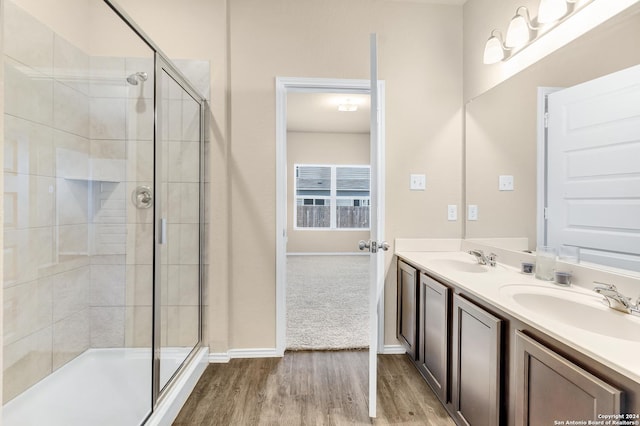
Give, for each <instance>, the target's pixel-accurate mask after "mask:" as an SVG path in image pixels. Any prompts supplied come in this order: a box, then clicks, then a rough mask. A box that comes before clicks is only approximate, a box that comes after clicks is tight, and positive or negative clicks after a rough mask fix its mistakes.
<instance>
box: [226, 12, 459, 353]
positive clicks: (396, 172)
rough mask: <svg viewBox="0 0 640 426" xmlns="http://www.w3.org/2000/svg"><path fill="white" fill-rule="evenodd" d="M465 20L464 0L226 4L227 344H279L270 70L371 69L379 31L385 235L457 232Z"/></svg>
mask: <svg viewBox="0 0 640 426" xmlns="http://www.w3.org/2000/svg"><path fill="white" fill-rule="evenodd" d="M461 22H462V9H461V7H453V6H443V5H429V4H418V3H410V2H386V1H369V0H353V1H349V2H344V1H340V0H329V1H323V2H318V1H311V0H303V1H300V0H271V1H258V0H237V1H235V0H234V1H232V2H231V3H230V61H231V62H230V63H231V68H230V75H231V87H230V89H231V94H232V101H231V117H232V124H231V126H232V127H231V132H232V139H231V145H230V147H231V158H230V173H231V175H230V176H231V203H230V209H231V215H232V216H231V217H232V219H231V223H230V226H231V235H232V238H231V244H230V252H231V259H230V260H231V266H230V270H231V271H232V277H231V278H232V280H231V288H232V290H231V301H230V317H231V330H232V332H231V336H230V342H231V347H234V348H255V347H258V348H260V347H267V348H269V347H274V345H275V315H276V313H275V102H274V100H275V88H274V80H275V77H276V76H288V77H328V78H367V77H368V66H369V63H368V62H369V61H368V52H369V46H368V40H369V33H371V32H377V33H378V37H379V38H378V40H379V70H380V73H379V77H380V79H383V80H385V82H386V123H387V128H386V141H387V156H386V160H387V163H386V166H387V167H386V173H387V180H386V184H387V203H386V214H387V222H386V227H387V232H386V238H387V240H388V241H393V239H394V238H396V237H402V236H405V237H409V236H414V237H427V236H430V237H440V236H442V237H447V236H448V237H459V236H460V222H453V223H450V222H448V221H447V218H446V205H447V204H459V203H460V195H461V182H460V176H461V120H462V118H461V100H462V91H461V81H462V75H461V69H462V68H461V67H462V62H461V59H462V58H461V55H460V51H461V48H462V28H461ZM442 40H447V42H446V43H443V42H442ZM410 173H426V174H427V186H428V188H427V190H426V191H424V192H412V191H409V188H408V187H409V174H410ZM256 181H260V182H262V185H260V187H256V186H255V185H253V184H252V183H253V182H256ZM258 209H260V210H261V211H264V214H261V215H256V214H255V212H256V211H257V210H258ZM391 259H392V256H391V255H390V254H389V255H388V256H387V261H388V263H390V262H391ZM247 265H250V267H247ZM387 271H388V277H387V288H386V301H387V309H386V315H387V317H386V327H385V329H386V342H387V343H395V341H396V340H395V331H394V324H395V275H394V274H395V268H387Z"/></svg>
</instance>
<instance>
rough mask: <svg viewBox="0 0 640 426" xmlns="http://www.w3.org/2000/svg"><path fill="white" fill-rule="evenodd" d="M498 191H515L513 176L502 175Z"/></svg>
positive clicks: (499, 179)
mask: <svg viewBox="0 0 640 426" xmlns="http://www.w3.org/2000/svg"><path fill="white" fill-rule="evenodd" d="M498 189H499V190H500V191H513V176H510V175H502V176H500V177H499V178H498Z"/></svg>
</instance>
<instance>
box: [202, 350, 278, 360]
mask: <svg viewBox="0 0 640 426" xmlns="http://www.w3.org/2000/svg"><path fill="white" fill-rule="evenodd" d="M280 357H282V355H281V354H279V353H278V351H277V350H276V348H255V349H229V350H228V351H227V352H226V353H224V352H218V353H210V354H209V362H210V363H225V362H229V361H230V360H232V359H234V358H280Z"/></svg>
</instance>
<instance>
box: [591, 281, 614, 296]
mask: <svg viewBox="0 0 640 426" xmlns="http://www.w3.org/2000/svg"><path fill="white" fill-rule="evenodd" d="M593 283H594V284H595V287H593V291H595V292H596V293H598V292H599V290H600V291H602V290H609V291H615V292H616V293H617V292H618V289H617V288H616V286H615V285H613V284H607V283H603V282H600V281H594V282H593Z"/></svg>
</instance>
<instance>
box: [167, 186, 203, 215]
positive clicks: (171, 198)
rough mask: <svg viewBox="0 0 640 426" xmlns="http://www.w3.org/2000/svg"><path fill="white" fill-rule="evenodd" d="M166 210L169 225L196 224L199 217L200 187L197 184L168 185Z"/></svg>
mask: <svg viewBox="0 0 640 426" xmlns="http://www.w3.org/2000/svg"><path fill="white" fill-rule="evenodd" d="M167 186H168V188H167V189H168V194H167V203H168V205H167V208H168V211H169V215H168V221H169V222H170V223H198V219H199V215H200V202H199V197H200V185H199V184H198V183H169V184H168V185H167Z"/></svg>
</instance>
